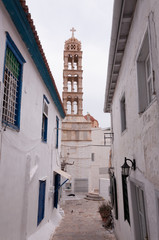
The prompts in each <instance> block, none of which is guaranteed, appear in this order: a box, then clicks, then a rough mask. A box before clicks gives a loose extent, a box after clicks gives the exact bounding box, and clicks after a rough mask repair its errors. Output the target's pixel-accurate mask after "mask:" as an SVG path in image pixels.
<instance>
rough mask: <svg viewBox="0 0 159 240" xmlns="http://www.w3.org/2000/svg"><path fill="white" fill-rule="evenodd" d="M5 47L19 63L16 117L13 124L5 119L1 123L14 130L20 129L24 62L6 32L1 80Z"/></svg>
mask: <svg viewBox="0 0 159 240" xmlns="http://www.w3.org/2000/svg"><path fill="white" fill-rule="evenodd" d="M7 48H9V49H10V50H11V52H12V53H13V55H14V56H15V58H16V59H17V61H18V62H19V64H20V73H19V78H18V80H19V81H18V86H17V101H16V112H15V113H16V117H15V124H12V123H9V122H8V121H6V120H3V121H2V123H3V124H5V125H6V126H9V127H11V128H13V129H15V130H18V131H19V130H20V111H21V95H22V75H23V64H24V63H25V62H26V61H25V59H24V58H23V56H22V54H21V53H20V51H19V50H18V48H17V47H16V45H15V43H14V42H13V40H12V38H11V37H10V35H9V33H8V32H6V49H5V59H4V70H3V82H4V76H5V64H6V53H7Z"/></svg>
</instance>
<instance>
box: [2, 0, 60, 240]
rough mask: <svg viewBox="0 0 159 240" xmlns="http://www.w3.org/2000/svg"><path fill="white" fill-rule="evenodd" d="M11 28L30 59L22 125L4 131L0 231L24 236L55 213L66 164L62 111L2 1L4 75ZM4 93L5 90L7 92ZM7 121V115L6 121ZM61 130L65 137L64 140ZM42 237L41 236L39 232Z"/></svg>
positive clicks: (24, 80) (9, 236)
mask: <svg viewBox="0 0 159 240" xmlns="http://www.w3.org/2000/svg"><path fill="white" fill-rule="evenodd" d="M5 31H7V32H8V33H9V34H10V36H11V38H12V40H13V41H14V43H15V44H16V46H17V48H18V49H19V51H20V52H21V54H22V56H23V57H24V59H25V60H26V63H25V64H24V67H23V78H22V98H21V114H20V115H21V119H20V131H19V132H16V131H14V130H12V129H9V128H6V131H4V130H3V129H2V128H1V132H0V139H1V142H0V148H1V149H0V155H1V156H0V212H1V218H0V233H1V234H0V235H1V236H3V239H5V240H10V239H16V240H23V239H26V238H27V237H29V236H30V235H31V234H33V233H35V232H36V231H38V230H40V228H41V227H42V226H43V225H44V224H45V223H46V222H48V221H49V220H51V218H52V213H53V207H52V198H49V197H48V191H49V188H50V186H52V185H53V170H54V169H55V168H57V167H59V166H60V162H59V155H60V144H59V149H58V150H56V149H55V144H56V131H55V127H56V115H57V116H58V117H59V120H60V126H61V117H60V116H59V112H58V110H57V108H56V107H55V105H54V103H53V100H52V98H51V96H50V94H49V92H48V90H47V89H46V87H45V85H44V83H43V81H42V79H41V76H40V75H39V73H38V71H37V68H36V66H35V64H34V62H33V61H32V58H31V57H30V55H29V54H28V51H27V48H26V46H25V45H24V43H23V41H22V39H21V37H20V36H19V34H18V32H17V30H16V28H15V26H14V25H13V23H12V21H11V19H10V17H9V15H8V13H7V12H6V10H5V8H4V6H3V4H2V3H1V1H0V46H1V48H0V49H1V50H0V53H1V54H0V81H1V83H2V79H3V67H4V54H5V45H6V34H5ZM43 94H45V96H46V97H47V98H48V100H49V102H50V103H49V113H48V137H47V144H45V143H42V142H41V127H42V106H43ZM1 97H2V92H1ZM0 122H1V121H0ZM60 134H61V133H59V143H60V140H61V137H60ZM43 178H45V179H46V198H45V218H44V220H43V221H42V222H41V223H40V225H39V226H38V227H37V214H38V196H39V180H40V179H43ZM34 239H36V238H34Z"/></svg>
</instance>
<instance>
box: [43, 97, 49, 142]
mask: <svg viewBox="0 0 159 240" xmlns="http://www.w3.org/2000/svg"><path fill="white" fill-rule="evenodd" d="M48 103H49V102H48V100H47V98H46V97H45V96H44V98H43V114H42V131H41V139H42V141H43V142H47V126H48Z"/></svg>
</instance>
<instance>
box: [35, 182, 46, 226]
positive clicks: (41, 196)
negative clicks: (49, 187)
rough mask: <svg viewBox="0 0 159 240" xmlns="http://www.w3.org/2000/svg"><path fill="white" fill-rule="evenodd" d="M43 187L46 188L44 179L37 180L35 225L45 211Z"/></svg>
mask: <svg viewBox="0 0 159 240" xmlns="http://www.w3.org/2000/svg"><path fill="white" fill-rule="evenodd" d="M45 189H46V180H45V181H41V180H40V181H39V201H38V219H37V225H39V223H40V222H41V221H42V219H43V218H44V213H45Z"/></svg>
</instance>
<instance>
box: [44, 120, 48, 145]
mask: <svg viewBox="0 0 159 240" xmlns="http://www.w3.org/2000/svg"><path fill="white" fill-rule="evenodd" d="M47 121H48V119H47V117H45V121H44V142H47Z"/></svg>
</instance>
